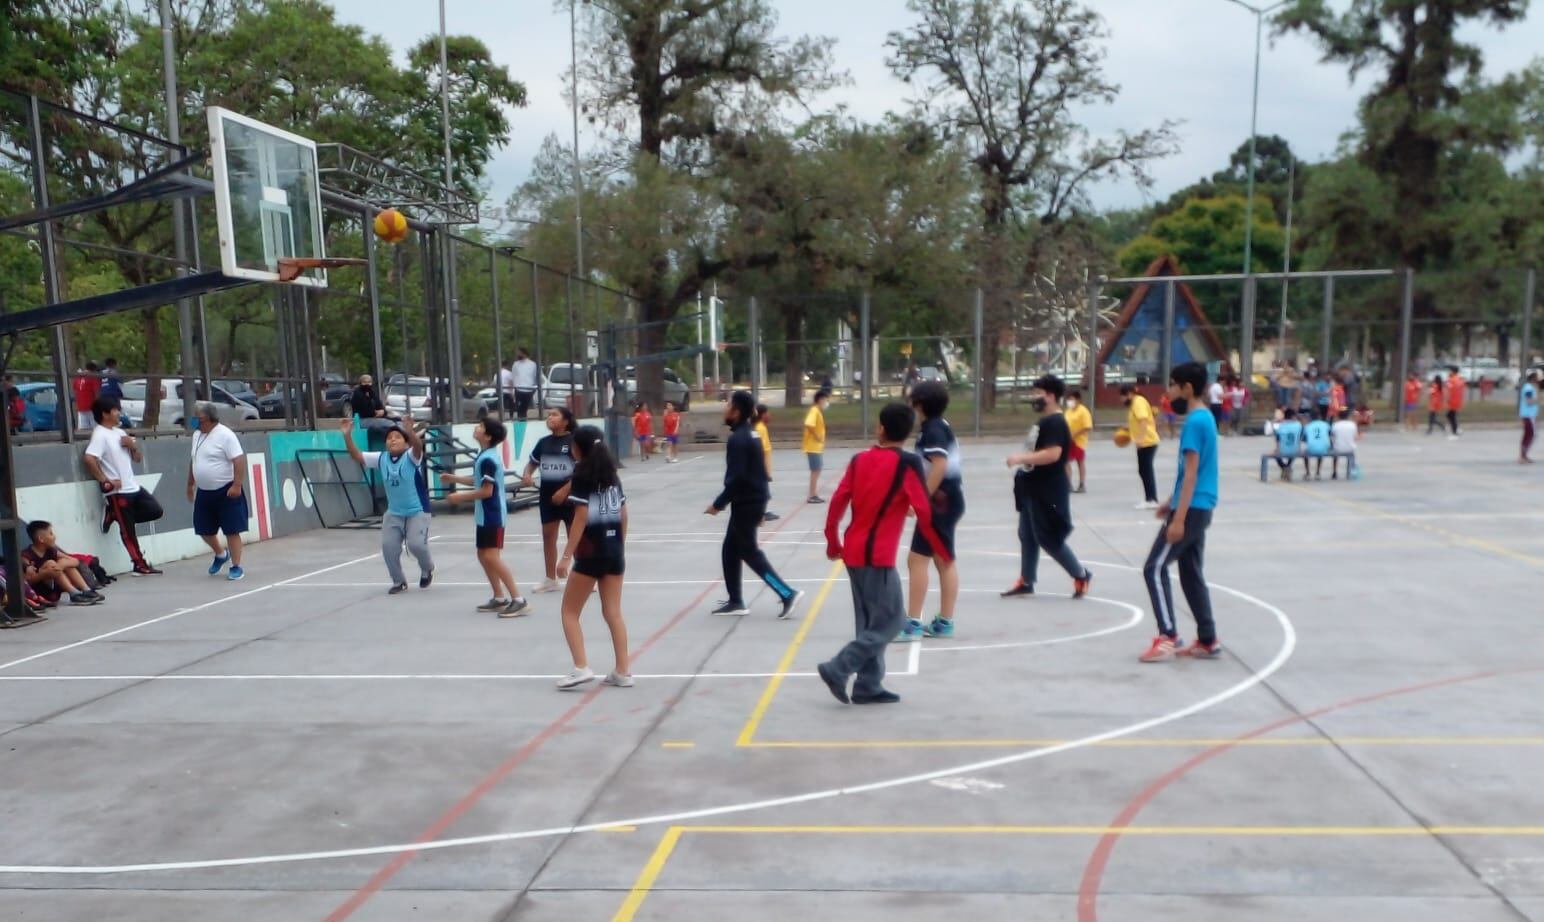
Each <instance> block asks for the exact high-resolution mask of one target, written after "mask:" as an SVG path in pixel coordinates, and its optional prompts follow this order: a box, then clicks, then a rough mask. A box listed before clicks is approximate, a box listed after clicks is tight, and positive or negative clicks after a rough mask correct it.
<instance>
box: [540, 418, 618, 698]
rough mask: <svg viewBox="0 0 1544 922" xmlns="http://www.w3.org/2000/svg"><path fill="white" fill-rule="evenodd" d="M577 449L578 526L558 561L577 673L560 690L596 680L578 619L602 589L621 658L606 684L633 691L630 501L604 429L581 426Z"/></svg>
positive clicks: (571, 494)
mask: <svg viewBox="0 0 1544 922" xmlns="http://www.w3.org/2000/svg"><path fill="white" fill-rule="evenodd" d="M573 450H574V459H575V462H576V464H575V466H574V477H573V480H572V481H570V482H569V485H568V504H569V505H570V506H572V507H573V509H574V522H573V526H572V528H571V530H570V531H569V535H568V546H567V548H566V549H565V550H564V552H563V559H562V560H559V561H558V577H559V578H560V579H561V578H567V579H568V587H567V588H566V589H565V590H564V591H563V638H564V639H565V640H567V641H568V650H569V652H570V653H571V654H572V655H573V658H574V671H573V672H571V673H569V674H568V675H566V676H564V677H563V678H561V679H559V680H558V688H559V689H561V690H563V691H575V690H578V689H582V688H586V687H588V686H589V685H590V683H592V682H594V681H595V673H594V671H592V670H591V669H590V665H589V660H588V658H586V657H585V654H584V631H583V630H581V629H580V627H579V615H580V613H581V612H583V611H584V605H585V602H587V601H589V598H590V593H591V591H593V590H595V589H596V588H597V587H598V588H599V589H600V613H601V617H602V618H605V619H606V627H607V629H609V630H610V631H611V646H612V648H613V650H614V651H615V653H616V668H615V669H614V670H613V671H612V672H611V674H610V675H607V676H606V678H605V679H604V681H605V683H606V684H607V685H616V686H619V687H621V688H629V687H631V686H632V684H633V676H632V672H631V671H630V670H629V668H628V658H627V625H625V624H623V623H622V573H623V571H624V570H625V569H626V558H625V555H624V553H623V550H624V546H625V545H626V542H627V497H626V496H624V495H623V494H622V479H621V478H620V477H618V476H617V465H616V462H615V461H614V460H612V457H611V452H609V451H607V450H606V442H605V436H604V434H603V433H602V432H601V431H600V430H599V429H597V428H595V427H594V426H581V427H580V428H579V431H577V432H575V433H574V441H573ZM570 571H571V572H572V574H573V575H572V576H570V575H569V574H570Z"/></svg>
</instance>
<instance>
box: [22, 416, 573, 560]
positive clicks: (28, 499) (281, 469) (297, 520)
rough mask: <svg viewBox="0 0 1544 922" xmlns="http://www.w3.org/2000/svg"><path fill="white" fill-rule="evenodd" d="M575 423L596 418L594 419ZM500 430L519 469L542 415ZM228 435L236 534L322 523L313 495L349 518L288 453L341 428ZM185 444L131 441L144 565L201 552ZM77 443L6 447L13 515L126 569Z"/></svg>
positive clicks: (181, 437)
mask: <svg viewBox="0 0 1544 922" xmlns="http://www.w3.org/2000/svg"><path fill="white" fill-rule="evenodd" d="M584 422H586V423H592V424H596V423H599V420H584ZM509 427H510V433H509V438H508V440H506V442H505V445H504V452H503V455H504V465H505V467H507V468H509V469H510V470H511V471H513V472H516V473H518V472H519V471H520V470H523V469H524V467H525V463H526V461H527V460H528V459H529V457H530V453H531V449H532V448H533V447H535V445H536V442H537V441H538V440H539V439H540V438H541V437H542V436H544V435H546V434H547V427H546V424H545V423H544V422H542V421H541V420H533V421H530V422H518V421H517V422H512V423H510V424H509ZM474 428H475V424H470V423H468V424H462V425H457V426H454V427H452V431H453V432H454V434H455V436H456V438H457V439H459V440H460V441H462V442H465V443H467V444H475V443H474V442H473V439H472V430H473V429H474ZM237 435H238V436H239V437H240V439H241V446H242V448H244V449H246V452H247V483H246V491H247V498H248V502H249V503H250V505H251V508H252V519H251V530H250V531H248V532H247V533H246V534H245V535H243V536H242V537H243V538H244V539H245V540H247V541H248V542H260V541H267V540H268V539H270V538H282V537H284V536H285V535H292V534H296V533H298V532H302V531H309V530H311V529H314V528H320V527H322V516H321V514H319V512H318V510H317V504H318V503H319V502H320V503H323V504H328V503H338V504H340V509H337V510H330V509H323V510H322V512H324V513H326V514H327V518H328V521H332V522H339V521H343V520H346V519H347V518H348V515H347V514H346V509H347V503H346V500H343V499H342V497H341V495H340V496H336V497H329V496H322V497H318V496H315V495H313V494H312V492H311V490H310V489H309V487H308V486H307V485H306V479H305V478H304V477H303V476H302V475H301V471H300V463H299V461H298V460H297V457H298V455H299V454H300V453H302V452H305V451H307V450H323V451H343V450H344V448H343V434H342V433H341V432H339V431H338V430H337V429H335V428H329V429H323V430H320V431H304V432H246V433H237ZM356 440H357V441H358V442H359V443H360V444H361V445H362V444H364V438H363V436H362V435H356ZM192 445H193V442H192V438H191V437H190V436H189V435H186V434H180V433H166V434H157V435H154V436H147V437H145V438H142V439H141V440H140V446H141V448H142V450H143V454H144V460H143V461H142V462H140V463H139V464H137V465H135V474H136V476H137V477H138V479H139V482H140V485H141V486H142V487H144V488H145V489H147V490H150V491H151V492H152V493H153V494H154V496H155V498H156V501H157V502H159V503H160V504H161V506H162V508H164V509H165V510H166V515H165V516H164V517H163V518H162V519H161V520H160V521H159V522H151V523H148V524H145V525H141V526H139V528H138V533H139V540H140V547H141V548H143V550H144V552H145V555H146V556H147V557H148V558H149V559H150V561H151V562H152V563H158V564H159V563H165V562H168V561H172V560H183V559H186V558H190V557H196V556H198V555H200V554H204V553H208V548H207V547H205V545H204V543H203V541H202V540H200V539H199V538H198V536H197V535H195V534H193V504H192V503H190V502H188V499H187V494H186V489H187V480H188V468H189V466H190V464H191V461H192V458H191V452H192ZM84 450H85V443H84V442H77V443H75V444H73V445H64V444H44V445H27V446H18V447H17V448H16V449H15V452H14V457H15V461H16V485H17V490H16V501H17V502H16V505H17V510H18V515H19V517H20V518H21V519H22V520H24V521H32V520H35V519H46V520H48V521H49V522H51V523H53V526H54V532H55V534H57V535H58V537H59V544H60V546H61V547H63V548H65V549H66V550H69V551H71V552H74V553H81V554H94V555H96V556H97V557H100V558H101V559H102V563H103V566H105V567H106V568H107V569H108V570H109V571H110V572H113V573H121V572H124V571H126V570H128V569H130V563H129V555H128V553H127V552H126V551H124V549H123V543H122V542H121V541H120V540H119V538H118V530H117V528H116V527H115V528H113V529H112V530H111V531H110V532H108V533H106V534H103V532H102V495H101V490H100V489H99V488H98V487H97V484H96V482H95V481H94V480H92V479H91V477H90V475H89V474H87V473H86V469H85V465H84V463H83V462H82V461H81V455H82V453H83V451H84ZM23 540H25V537H24V538H23Z"/></svg>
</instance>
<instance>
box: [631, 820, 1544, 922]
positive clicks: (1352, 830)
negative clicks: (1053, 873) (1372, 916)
mask: <svg viewBox="0 0 1544 922" xmlns="http://www.w3.org/2000/svg"><path fill="white" fill-rule="evenodd" d="M688 832H690V833H701V834H709V835H715V834H716V835H837V836H854V835H857V836H937V835H942V836H1083V837H1088V836H1106V835H1120V836H1145V837H1181V838H1183V837H1192V838H1221V837H1245V838H1312V837H1320V838H1426V837H1431V836H1512V837H1529V838H1538V837H1544V826H1430V827H1427V826H946V825H945V826H917V825H912V826H905V825H897V826H671V827H670V828H669V829H666V830H665V835H664V836H663V837H662V838H661V839H660V842H659V845H658V846H656V847H655V849H654V852H653V854H651V855H650V856H649V860H648V863H647V864H645V865H644V866H643V870H642V871H640V872H639V874H638V878H637V879H636V880H635V881H633V886H632V889H631V890H629V891H628V894H627V900H626V901H625V902H624V903H623V904H622V908H621V909H619V910H617V913H616V915H614V916H612V917H611V922H633V919H634V918H635V917H636V916H637V914H638V910H639V909H641V908H642V907H643V903H644V900H646V899H648V897H649V893H650V892H651V891H652V890H653V889H654V884H655V882H656V881H658V880H659V875H660V873H661V872H662V871H664V869H665V865H666V863H668V862H669V861H670V856H671V855H672V854H673V853H674V852H675V849H676V846H677V845H679V844H680V841H681V837H682V836H683V835H685V834H686V833H688Z"/></svg>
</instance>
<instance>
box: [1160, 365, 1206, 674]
mask: <svg viewBox="0 0 1544 922" xmlns="http://www.w3.org/2000/svg"><path fill="white" fill-rule="evenodd" d="M1205 390H1206V366H1205V365H1202V364H1201V363H1199V362H1186V363H1185V364H1183V365H1180V366H1178V367H1176V368H1175V369H1174V370H1173V371H1172V372H1171V373H1170V374H1169V397H1170V400H1171V401H1172V403H1173V405H1174V412H1175V413H1177V414H1179V415H1180V416H1181V417H1183V418H1184V420H1185V422H1184V428H1183V429H1181V430H1180V437H1179V475H1178V477H1177V478H1176V479H1175V483H1174V495H1173V496H1172V497H1171V498H1170V499H1169V501H1168V502H1166V503H1164V504H1163V505H1161V506H1159V507H1158V518H1159V519H1160V520H1162V521H1163V522H1164V525H1163V527H1162V528H1161V529H1159V530H1158V538H1157V540H1155V541H1154V542H1153V549H1152V551H1151V552H1149V553H1148V555H1147V563H1146V564H1145V565H1144V566H1143V567H1142V577H1143V579H1144V580H1145V581H1146V582H1147V594H1148V596H1149V597H1150V598H1151V599H1152V602H1153V615H1154V616H1155V617H1156V618H1157V620H1158V636H1157V637H1155V638H1153V642H1152V645H1151V646H1149V647H1148V649H1147V652H1146V653H1143V654H1142V655H1141V657H1140V659H1141V661H1142V662H1144V663H1159V662H1163V661H1165V660H1171V659H1173V658H1174V657H1175V656H1189V657H1194V658H1196V659H1214V658H1216V657H1218V656H1220V655H1222V644H1220V643H1218V642H1217V625H1216V623H1215V622H1214V621H1213V620H1212V598H1211V593H1210V591H1209V590H1208V589H1207V588H1206V577H1205V576H1204V575H1203V574H1202V572H1201V569H1202V558H1203V557H1204V555H1205V551H1206V529H1207V528H1208V527H1210V525H1211V524H1212V512H1213V510H1215V509H1216V508H1217V420H1216V418H1215V417H1214V416H1213V415H1212V414H1211V413H1209V412H1207V408H1206V405H1205V402H1204V401H1203V400H1202V398H1201V395H1202V394H1203V393H1205ZM1175 561H1178V562H1179V584H1180V588H1181V589H1183V590H1184V593H1185V602H1186V604H1188V605H1189V606H1190V614H1191V615H1192V616H1193V617H1194V618H1195V620H1196V641H1195V643H1193V644H1191V645H1190V646H1188V647H1184V646H1182V645H1181V643H1180V639H1179V627H1178V625H1177V623H1176V622H1175V616H1174V589H1173V587H1172V586H1171V585H1170V582H1169V570H1168V566H1169V564H1170V563H1173V562H1175Z"/></svg>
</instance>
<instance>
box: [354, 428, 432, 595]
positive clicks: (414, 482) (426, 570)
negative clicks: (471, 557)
mask: <svg viewBox="0 0 1544 922" xmlns="http://www.w3.org/2000/svg"><path fill="white" fill-rule="evenodd" d="M339 428H340V429H342V430H343V444H344V446H346V447H347V448H348V453H349V456H350V457H351V458H353V459H354V460H355V461H356V462H358V463H359V466H360V467H362V468H364V469H365V470H367V471H375V472H377V475H378V476H379V477H380V478H381V485H382V486H383V487H384V488H385V490H386V514H385V515H384V516H382V517H381V558H382V559H384V560H385V561H386V572H387V573H388V574H389V575H390V576H391V589H390V590H389V591H388V595H396V594H398V593H400V592H406V591H407V577H406V576H404V575H403V573H402V547H403V545H404V544H405V545H407V550H408V553H409V554H412V555H413V559H414V560H417V561H418V574H419V575H418V588H419V589H428V588H429V584H430V583H431V582H433V580H434V560H433V559H432V558H430V556H429V525H430V524H431V522H432V521H433V520H432V518H431V517H430V515H429V484H428V483H427V482H426V481H425V480H424V474H423V463H424V443H423V442H422V441H420V440H419V438H418V433H416V432H414V431H413V427H412V424H408V425H407V426H405V427H404V426H392V427H391V428H390V429H388V430H386V450H385V451H360V450H359V446H357V445H355V444H354V418H353V417H352V416H350V417H349V418H347V419H344V420H341V421H340V422H339Z"/></svg>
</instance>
